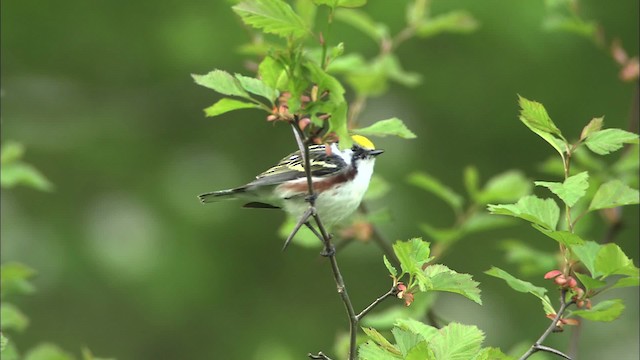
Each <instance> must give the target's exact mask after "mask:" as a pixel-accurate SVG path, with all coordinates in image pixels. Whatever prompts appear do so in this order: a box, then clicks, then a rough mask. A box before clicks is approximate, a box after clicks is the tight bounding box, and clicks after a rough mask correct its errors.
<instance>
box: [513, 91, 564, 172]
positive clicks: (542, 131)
mask: <svg viewBox="0 0 640 360" xmlns="http://www.w3.org/2000/svg"><path fill="white" fill-rule="evenodd" d="M518 100H519V104H520V109H521V110H520V121H522V122H523V123H524V124H525V125H526V126H527V127H528V128H529V130H531V131H533V132H534V133H536V134H538V136H540V137H541V138H543V139H544V140H545V141H546V142H548V143H549V145H551V146H552V147H553V148H554V149H556V151H557V152H558V153H559V154H560V156H561V157H562V158H563V159H564V152H565V150H566V149H567V144H566V142H565V141H564V137H563V136H562V133H561V132H560V129H558V128H557V127H556V125H555V124H554V123H553V121H552V120H551V118H550V117H549V115H548V114H547V110H546V109H545V108H544V106H542V104H540V103H538V102H535V101H531V100H527V99H525V98H523V97H522V96H519V95H518Z"/></svg>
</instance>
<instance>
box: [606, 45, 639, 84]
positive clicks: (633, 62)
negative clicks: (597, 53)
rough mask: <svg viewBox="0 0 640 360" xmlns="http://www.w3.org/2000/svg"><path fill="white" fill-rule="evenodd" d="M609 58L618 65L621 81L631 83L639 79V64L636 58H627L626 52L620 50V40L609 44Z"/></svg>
mask: <svg viewBox="0 0 640 360" xmlns="http://www.w3.org/2000/svg"><path fill="white" fill-rule="evenodd" d="M611 56H612V57H613V60H615V62H617V63H618V65H620V74H619V76H620V79H621V80H622V81H626V82H631V81H635V80H638V77H640V63H639V62H638V57H637V56H636V57H632V58H629V55H627V52H626V51H625V50H624V49H623V48H622V44H621V43H620V39H615V40H614V41H613V43H611Z"/></svg>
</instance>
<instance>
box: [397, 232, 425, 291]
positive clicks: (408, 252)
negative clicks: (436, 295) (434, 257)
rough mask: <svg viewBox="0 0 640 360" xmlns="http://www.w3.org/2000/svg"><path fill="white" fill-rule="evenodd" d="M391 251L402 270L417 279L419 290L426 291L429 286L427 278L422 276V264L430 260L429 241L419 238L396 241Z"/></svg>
mask: <svg viewBox="0 0 640 360" xmlns="http://www.w3.org/2000/svg"><path fill="white" fill-rule="evenodd" d="M393 251H394V252H395V253H396V256H397V257H398V261H400V267H401V268H402V272H403V273H404V274H409V275H410V276H411V277H415V278H416V279H417V280H418V286H419V287H420V290H421V291H426V290H427V289H428V287H429V280H428V279H427V278H426V277H425V276H424V273H423V272H422V266H423V265H424V264H426V263H427V262H429V261H430V260H431V258H430V257H429V254H430V253H431V251H430V249H429V243H428V242H426V241H422V239H420V238H414V239H411V240H409V241H396V243H395V244H393Z"/></svg>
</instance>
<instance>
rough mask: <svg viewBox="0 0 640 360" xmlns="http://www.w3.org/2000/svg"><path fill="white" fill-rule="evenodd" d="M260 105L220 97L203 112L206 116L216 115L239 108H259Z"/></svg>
mask: <svg viewBox="0 0 640 360" xmlns="http://www.w3.org/2000/svg"><path fill="white" fill-rule="evenodd" d="M259 108H260V106H259V105H257V104H254V103H249V102H245V101H240V100H235V99H229V98H223V99H220V100H219V101H218V102H216V103H215V104H213V105H211V106H209V107H208V108H206V109H204V113H205V115H206V116H209V117H212V116H218V115H222V114H224V113H227V112H229V111H233V110H240V109H259Z"/></svg>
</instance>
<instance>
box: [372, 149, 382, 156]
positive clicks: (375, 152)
mask: <svg viewBox="0 0 640 360" xmlns="http://www.w3.org/2000/svg"><path fill="white" fill-rule="evenodd" d="M383 152H384V150H382V149H376V150H370V151H369V156H378V155H380V154H382V153H383Z"/></svg>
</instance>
